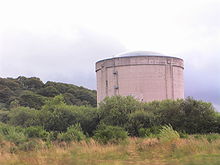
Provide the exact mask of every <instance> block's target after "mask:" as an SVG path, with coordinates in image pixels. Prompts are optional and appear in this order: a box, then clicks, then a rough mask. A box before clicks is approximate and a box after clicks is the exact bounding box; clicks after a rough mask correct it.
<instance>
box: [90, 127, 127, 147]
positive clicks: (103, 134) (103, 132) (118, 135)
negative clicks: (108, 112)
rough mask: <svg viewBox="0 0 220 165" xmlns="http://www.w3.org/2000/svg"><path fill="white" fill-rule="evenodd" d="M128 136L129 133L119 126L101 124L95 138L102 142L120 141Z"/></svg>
mask: <svg viewBox="0 0 220 165" xmlns="http://www.w3.org/2000/svg"><path fill="white" fill-rule="evenodd" d="M127 137H128V133H127V132H126V131H125V130H124V129H123V128H121V127H118V126H107V125H104V124H102V125H100V126H99V127H98V129H97V130H96V131H95V134H94V139H95V140H97V141H98V142H100V143H103V144H107V143H116V144H117V143H120V142H122V141H124V140H125V139H126V138H127Z"/></svg>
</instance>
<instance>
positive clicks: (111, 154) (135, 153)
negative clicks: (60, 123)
mask: <svg viewBox="0 0 220 165" xmlns="http://www.w3.org/2000/svg"><path fill="white" fill-rule="evenodd" d="M38 143H41V144H40V145H41V146H43V145H45V143H46V142H43V141H39V142H38ZM1 146H2V147H1V148H0V164H1V165H2V164H3V165H11V164H13V165H20V164H21V165H23V164H25V165H29V164H31V165H48V164H53V165H64V164H65V165H72V164H74V165H75V164H76V165H78V164H79V165H83V164H91V165H95V164H103V165H110V164H111V165H124V164H140V165H142V164H143V165H144V164H152V165H156V164H160V165H163V164H169V165H176V164H180V165H199V164H208V165H215V164H216V165H217V164H219V163H220V159H219V158H220V139H215V140H212V141H211V142H210V141H209V140H207V138H201V139H197V138H194V137H193V136H190V137H189V138H188V139H180V138H178V139H176V140H174V141H169V142H166V143H164V142H163V141H161V140H158V139H156V138H129V140H128V143H127V144H106V145H102V144H100V143H98V142H96V141H95V140H93V139H89V140H87V141H81V142H77V141H76V142H72V143H66V142H61V143H54V144H52V145H51V147H49V148H48V147H41V148H39V149H38V150H33V151H29V152H24V151H19V152H17V153H10V151H9V150H7V149H9V148H10V147H12V146H13V144H12V143H11V142H7V141H1Z"/></svg>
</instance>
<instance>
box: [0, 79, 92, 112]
mask: <svg viewBox="0 0 220 165" xmlns="http://www.w3.org/2000/svg"><path fill="white" fill-rule="evenodd" d="M57 95H63V96H64V99H65V102H66V103H67V104H68V105H91V106H93V107H95V106H96V91H95V90H89V89H86V88H83V87H78V86H75V85H72V84H65V83H57V82H51V81H48V82H46V83H43V82H42V81H41V80H40V79H39V78H37V77H31V78H26V77H21V76H20V77H18V78H16V79H13V78H0V108H1V109H8V108H14V107H19V106H25V107H30V108H35V109H41V108H42V106H43V105H44V104H45V102H46V101H47V100H50V99H51V98H52V97H54V96H57Z"/></svg>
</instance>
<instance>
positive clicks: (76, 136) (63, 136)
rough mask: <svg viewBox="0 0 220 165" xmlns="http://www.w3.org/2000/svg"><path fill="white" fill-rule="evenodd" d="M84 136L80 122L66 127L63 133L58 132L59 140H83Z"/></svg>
mask: <svg viewBox="0 0 220 165" xmlns="http://www.w3.org/2000/svg"><path fill="white" fill-rule="evenodd" d="M85 138H86V136H85V135H84V133H83V132H82V128H81V126H80V124H75V125H72V126H70V127H68V128H67V131H66V132H65V133H60V134H58V140H59V141H66V142H70V141H81V140H84V139H85Z"/></svg>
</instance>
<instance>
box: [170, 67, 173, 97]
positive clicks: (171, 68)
mask: <svg viewBox="0 0 220 165" xmlns="http://www.w3.org/2000/svg"><path fill="white" fill-rule="evenodd" d="M170 72H171V84H172V99H174V84H173V83H174V82H173V66H172V63H171V64H170Z"/></svg>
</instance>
